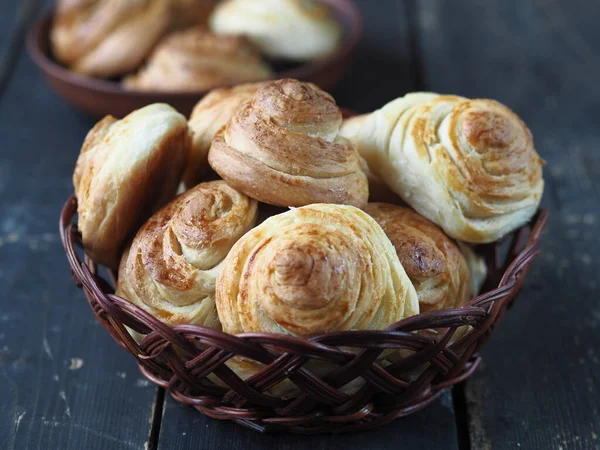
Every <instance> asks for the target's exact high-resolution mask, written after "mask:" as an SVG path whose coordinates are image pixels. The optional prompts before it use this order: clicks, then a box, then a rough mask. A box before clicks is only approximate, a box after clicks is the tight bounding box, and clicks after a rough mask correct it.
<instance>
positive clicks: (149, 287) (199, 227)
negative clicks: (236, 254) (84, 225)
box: [117, 181, 257, 327]
mask: <svg viewBox="0 0 600 450" xmlns="http://www.w3.org/2000/svg"><path fill="white" fill-rule="evenodd" d="M256 215H257V202H256V201H255V200H252V199H250V198H248V197H246V196H245V195H244V194H240V193H239V192H237V191H236V190H235V189H233V188H231V187H229V186H228V185H227V184H226V183H225V182H224V181H212V182H208V183H201V184H199V185H197V186H196V187H194V188H193V189H190V190H189V191H186V192H185V193H184V194H182V195H180V196H178V197H177V198H175V199H174V200H173V201H171V202H170V203H169V204H168V205H167V206H165V207H164V208H163V209H161V210H160V211H158V212H157V213H156V214H155V215H154V216H152V217H151V218H150V220H148V222H146V224H145V225H144V226H143V227H142V228H141V229H140V230H139V232H138V233H137V235H136V237H135V239H134V240H133V243H132V244H131V247H130V248H129V249H128V250H127V251H126V252H125V254H124V256H123V259H122V260H121V265H120V268H119V284H118V289H117V295H119V296H122V297H123V298H126V299H127V300H129V301H130V302H132V303H134V304H135V305H137V306H139V307H140V308H142V309H144V310H146V311H147V312H149V313H150V314H152V315H153V316H155V317H156V318H157V319H159V320H161V321H162V322H164V323H166V324H168V325H175V324H186V323H187V324H197V325H204V326H209V327H218V326H219V322H218V318H217V312H216V309H215V280H216V278H217V275H218V273H219V271H220V270H221V268H222V262H223V259H224V258H225V256H226V255H227V252H228V251H229V249H230V248H231V247H232V246H233V244H234V243H235V242H236V241H237V240H238V239H239V238H240V237H241V236H242V235H243V234H244V233H245V232H246V231H248V230H249V229H250V228H251V227H252V226H253V225H254V223H255V221H256Z"/></svg>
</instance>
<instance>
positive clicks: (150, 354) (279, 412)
mask: <svg viewBox="0 0 600 450" xmlns="http://www.w3.org/2000/svg"><path fill="white" fill-rule="evenodd" d="M76 211H77V200H76V199H75V197H71V198H70V199H69V200H68V201H67V203H66V204H65V206H64V208H63V210H62V213H61V216H60V234H61V240H62V243H63V246H64V248H65V251H66V253H67V258H68V261H69V264H70V266H71V270H72V272H73V276H74V277H75V280H76V282H77V284H78V286H79V287H82V288H83V291H84V292H85V295H86V297H87V300H88V303H89V305H90V307H91V308H92V311H93V312H94V314H95V315H96V318H97V319H98V321H99V322H100V323H101V324H102V325H103V326H104V327H105V328H106V330H107V331H108V332H109V333H110V334H111V336H112V337H113V338H114V339H115V340H116V341H117V342H118V343H119V344H120V345H121V346H122V347H124V348H126V349H127V350H129V352H130V353H131V354H132V355H133V356H134V357H135V358H136V359H137V360H138V363H139V367H140V370H141V371H142V373H143V374H144V375H145V376H146V377H147V378H148V379H149V380H150V381H152V382H154V383H156V384H157V385H159V386H162V387H164V388H166V389H168V390H169V391H170V392H171V394H172V396H173V398H175V399H176V400H178V401H179V402H181V403H183V404H186V405H192V406H193V407H194V408H196V409H197V410H198V411H200V412H202V413H204V414H206V415H207V416H210V417H213V418H215V419H228V420H233V421H235V422H237V423H239V424H241V425H245V426H247V427H250V428H252V429H254V430H258V431H286V432H293V433H323V432H347V431H356V430H364V429H369V428H374V427H377V426H380V425H383V424H385V423H388V422H390V421H392V420H394V419H396V418H398V417H402V416H405V415H408V414H411V413H413V412H415V411H417V410H419V409H421V408H423V407H425V406H426V405H428V404H429V403H431V402H433V401H435V400H436V399H437V398H438V397H439V396H440V395H441V393H442V391H443V390H444V389H445V388H448V387H450V386H452V385H454V384H456V383H459V382H461V381H463V380H465V379H466V378H468V377H469V376H470V375H471V374H472V373H473V372H474V371H475V369H476V368H477V366H478V364H479V362H480V357H479V356H478V351H479V350H480V349H481V347H482V346H483V345H484V343H485V342H486V341H487V340H488V338H489V337H490V335H491V334H492V331H493V330H494V328H495V325H496V324H497V323H498V321H499V320H500V318H501V317H502V316H503V314H504V312H505V311H506V309H507V307H509V306H510V304H511V303H512V302H513V300H514V298H515V296H516V295H517V293H518V292H519V289H520V287H521V285H522V283H523V280H524V279H525V275H526V274H527V272H528V270H529V268H530V266H531V263H532V262H533V260H534V258H535V257H536V256H537V254H538V253H539V249H540V236H541V232H542V230H543V228H544V226H545V224H546V221H547V216H548V213H547V211H545V210H540V211H539V212H538V213H537V214H536V216H535V217H534V218H533V220H532V221H531V223H529V224H528V225H526V226H523V227H522V228H520V229H518V230H516V231H515V232H514V233H513V234H512V235H511V236H509V238H508V239H505V240H503V242H502V243H496V244H492V245H487V246H481V247H480V248H479V249H478V251H481V252H482V254H483V255H485V257H486V260H487V264H488V273H489V275H488V280H487V282H486V292H485V293H484V294H482V295H480V296H478V297H476V298H475V299H473V300H471V301H470V302H469V303H468V304H466V305H465V306H463V307H462V308H457V309H452V310H444V311H437V312H430V313H424V314H419V315H418V316H414V317H410V318H408V319H404V320H402V321H400V322H397V323H395V324H393V325H391V326H390V327H388V328H387V329H386V330H368V331H344V332H336V333H328V334H323V335H320V336H315V337H313V338H310V339H302V338H296V337H291V336H284V335H279V334H270V333H246V334H242V335H238V336H232V335H229V334H227V333H223V332H221V331H217V330H214V329H211V328H206V327H202V326H196V325H178V326H173V327H169V326H167V325H165V324H163V323H161V322H159V321H158V320H157V319H155V318H154V317H152V316H151V315H150V314H148V313H146V312H145V311H143V310H142V309H140V308H138V307H136V306H134V305H133V304H131V303H129V302H128V301H127V300H124V299H122V298H120V297H117V296H115V295H114V289H113V287H112V286H113V285H114V282H115V274H114V272H110V271H109V272H108V277H109V278H111V282H108V281H107V280H105V279H104V278H103V277H101V276H100V275H99V273H98V267H97V265H96V264H95V263H94V262H93V261H91V260H90V259H89V258H88V257H84V261H82V260H81V259H80V256H79V254H81V253H82V252H79V253H78V252H76V247H77V246H79V247H80V246H81V239H80V235H79V233H78V232H77V226H76V225H75V223H74V216H75V214H76ZM527 235H528V236H527ZM526 238H527V240H525V239H526ZM501 255H504V256H503V257H501ZM488 289H489V290H488ZM462 325H470V326H471V327H472V328H471V329H470V331H469V332H467V333H466V334H464V335H463V336H462V337H460V338H459V339H457V340H456V341H454V342H452V341H451V337H452V335H453V334H454V332H455V331H456V329H457V328H458V327H460V326H462ZM126 327H129V328H131V329H133V330H135V331H137V332H138V333H141V334H142V335H144V339H143V341H142V342H141V344H139V345H138V343H137V342H136V340H134V339H133V338H132V337H131V335H130V333H129V332H128V331H127V329H126ZM426 329H438V330H439V331H440V332H439V334H438V337H437V338H435V337H433V336H434V335H433V334H431V333H425V334H420V333H419V334H415V333H412V332H413V331H416V330H426ZM349 349H354V351H350V350H349ZM386 349H402V350H404V352H403V354H405V355H407V356H405V357H404V358H403V359H400V360H399V361H396V362H394V363H393V364H391V365H388V366H387V367H385V368H384V367H382V365H380V364H379V362H378V356H379V355H380V354H381V353H382V352H383V351H385V350H386ZM234 356H243V357H244V358H250V359H253V360H255V361H258V362H260V363H262V364H263V365H264V366H265V368H264V369H263V370H261V371H260V372H258V373H256V374H255V375H253V376H252V377H250V378H248V379H247V380H242V379H240V378H239V377H238V376H237V375H236V374H235V373H234V372H233V371H232V370H231V369H230V368H229V367H228V366H227V365H226V364H225V363H226V361H228V360H229V359H230V358H232V357H234ZM311 360H320V361H326V362H328V364H327V367H332V369H330V370H328V372H327V373H326V374H320V375H316V374H315V373H314V372H312V371H311V370H310V369H309V368H307V363H308V362H309V361H311ZM415 374H417V375H416V376H415ZM357 378H362V387H360V388H359V389H358V390H357V391H355V392H353V393H350V394H348V393H347V392H345V391H344V390H342V389H340V388H341V387H342V386H344V385H347V383H349V382H352V381H353V380H356V379H357ZM216 379H218V380H220V382H215V380H216ZM286 379H288V380H290V381H291V382H292V383H294V385H295V386H297V388H298V391H299V394H298V395H297V396H294V397H293V398H288V399H284V398H278V397H276V396H275V395H274V394H273V393H272V391H269V388H271V387H272V386H274V385H275V384H277V383H279V382H281V381H283V380H286Z"/></svg>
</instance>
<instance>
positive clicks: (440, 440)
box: [158, 392, 458, 450]
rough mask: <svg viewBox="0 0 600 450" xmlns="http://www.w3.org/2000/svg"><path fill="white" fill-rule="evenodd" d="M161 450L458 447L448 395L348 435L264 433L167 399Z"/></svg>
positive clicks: (323, 449) (381, 449)
mask: <svg viewBox="0 0 600 450" xmlns="http://www.w3.org/2000/svg"><path fill="white" fill-rule="evenodd" d="M158 448H159V450H163V449H164V450H167V449H180V450H185V449H197V450H204V449H206V450H208V449H210V450H220V449H231V450H238V449H239V450H254V449H260V450H270V449H273V450H292V449H294V450H303V449H307V450H309V449H310V450H337V449H339V450H346V449H367V448H376V449H378V450H386V449H390V450H391V449H394V450H396V449H398V448H406V449H410V450H421V449H423V450H430V449H432V448H440V449H453V448H458V445H457V443H456V438H455V424H454V412H453V408H452V399H451V395H450V392H446V393H445V395H444V397H443V398H442V400H441V401H439V402H435V403H433V404H432V405H430V406H429V407H427V408H425V409H424V410H422V411H420V412H418V413H415V414H413V415H412V416H407V417H404V418H402V419H399V420H397V421H395V422H392V423H390V424H388V425H386V426H383V427H381V428H379V429H377V430H374V431H371V432H363V433H351V434H345V435H322V436H301V435H289V434H260V433H257V432H256V431H252V430H249V429H247V428H244V427H242V426H241V425H236V424H234V423H232V422H228V421H220V420H214V419H210V418H208V417H206V416H204V415H203V414H200V413H199V412H198V411H196V410H195V409H193V408H191V407H184V406H182V405H180V404H179V403H177V402H176V401H175V400H173V398H172V397H171V396H170V395H169V394H167V400H166V403H165V413H164V417H163V421H162V427H161V432H160V440H159V446H158Z"/></svg>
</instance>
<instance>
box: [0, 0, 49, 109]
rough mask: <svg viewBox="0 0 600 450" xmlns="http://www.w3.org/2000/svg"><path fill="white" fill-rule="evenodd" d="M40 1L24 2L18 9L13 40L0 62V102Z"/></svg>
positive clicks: (27, 0) (30, 0) (29, 0)
mask: <svg viewBox="0 0 600 450" xmlns="http://www.w3.org/2000/svg"><path fill="white" fill-rule="evenodd" d="M39 2H40V0H25V1H23V2H22V6H21V8H20V9H19V15H18V18H17V25H16V27H15V32H14V34H13V38H12V39H11V41H10V44H9V45H8V48H7V49H6V53H5V55H4V58H3V59H2V61H0V100H1V99H2V96H3V95H4V92H5V91H6V87H7V86H8V83H9V81H10V79H11V78H12V74H13V73H14V71H15V68H16V65H17V61H18V59H19V57H20V56H21V50H22V49H23V46H24V44H25V36H26V35H27V31H28V30H29V27H30V26H31V24H32V22H33V19H34V18H35V16H36V14H35V13H36V11H37V10H38V6H39Z"/></svg>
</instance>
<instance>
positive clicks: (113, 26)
mask: <svg viewBox="0 0 600 450" xmlns="http://www.w3.org/2000/svg"><path fill="white" fill-rule="evenodd" d="M169 5H170V3H169V0H59V2H58V5H57V8H56V14H55V17H54V23H53V25H52V29H51V32H50V40H51V43H52V50H53V53H54V56H55V57H56V58H57V59H58V60H59V61H60V62H61V63H63V64H65V65H66V66H68V67H69V69H71V70H73V71H74V72H78V73H82V74H85V75H91V76H97V77H113V76H117V75H122V74H124V73H127V72H130V71H132V70H134V69H136V68H137V67H138V66H139V65H140V64H141V63H142V61H143V60H144V59H145V58H146V57H147V56H148V54H149V53H150V51H151V50H152V47H154V45H155V44H156V42H157V41H158V40H159V38H160V37H161V36H162V35H163V34H164V33H165V31H166V30H167V28H168V26H169V20H170V14H169V7H170V6H169Z"/></svg>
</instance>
